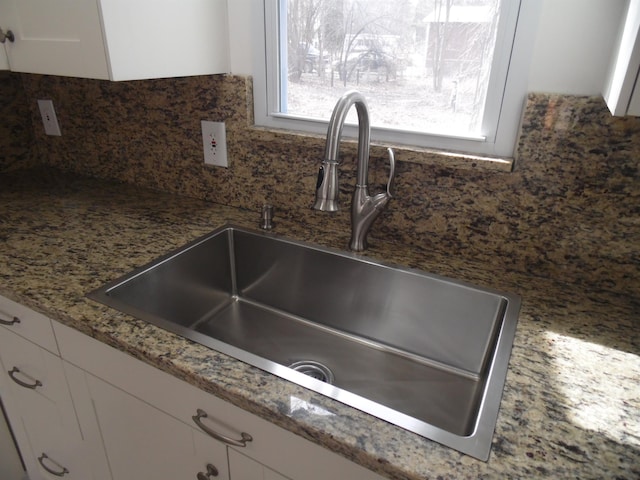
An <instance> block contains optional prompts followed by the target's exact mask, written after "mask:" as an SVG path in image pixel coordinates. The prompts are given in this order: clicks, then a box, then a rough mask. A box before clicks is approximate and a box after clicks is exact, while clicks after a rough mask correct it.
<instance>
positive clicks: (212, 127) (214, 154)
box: [200, 120, 229, 167]
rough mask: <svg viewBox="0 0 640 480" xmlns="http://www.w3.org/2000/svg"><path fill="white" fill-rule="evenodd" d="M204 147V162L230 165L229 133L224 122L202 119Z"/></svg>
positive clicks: (222, 165)
mask: <svg viewBox="0 0 640 480" xmlns="http://www.w3.org/2000/svg"><path fill="white" fill-rule="evenodd" d="M200 123H201V125H202V147H203V149H204V163H206V164H207V165H217V166H219V167H228V166H229V163H228V161H227V133H226V129H225V127H224V122H210V121H208V120H202V121H201V122H200Z"/></svg>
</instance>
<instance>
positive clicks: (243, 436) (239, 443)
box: [191, 409, 253, 447]
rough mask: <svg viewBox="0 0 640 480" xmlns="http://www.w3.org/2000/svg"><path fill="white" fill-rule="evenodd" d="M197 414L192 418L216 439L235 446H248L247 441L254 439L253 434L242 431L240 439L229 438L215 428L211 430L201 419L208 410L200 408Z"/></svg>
mask: <svg viewBox="0 0 640 480" xmlns="http://www.w3.org/2000/svg"><path fill="white" fill-rule="evenodd" d="M196 413H197V415H194V416H193V417H191V419H192V420H193V421H194V423H195V424H196V425H197V426H198V427H200V429H201V430H202V431H203V432H204V433H206V434H207V435H209V436H210V437H213V438H215V439H216V440H220V441H221V442H224V443H226V444H228V445H233V446H235V447H246V446H247V443H249V442H251V441H252V440H253V437H252V436H251V435H249V434H248V433H245V432H242V433H241V434H240V437H241V438H240V440H235V439H233V438H229V437H226V436H225V435H222V434H220V433H218V432H214V431H213V430H211V429H210V428H209V427H207V426H206V425H205V424H204V423H202V421H201V420H200V419H202V418H207V416H208V415H207V412H205V411H204V410H201V409H198V410H196Z"/></svg>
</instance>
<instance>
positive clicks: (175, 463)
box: [85, 374, 229, 480]
mask: <svg viewBox="0 0 640 480" xmlns="http://www.w3.org/2000/svg"><path fill="white" fill-rule="evenodd" d="M85 378H86V382H87V386H88V389H89V391H90V394H91V398H92V401H93V404H94V407H95V412H96V416H97V420H98V424H99V427H100V431H101V433H102V438H103V441H104V445H105V449H106V452H107V457H108V459H109V465H110V467H111V473H112V475H113V479H114V480H139V479H141V478H149V479H151V478H152V479H153V480H163V479H166V480H175V479H179V478H195V477H196V475H197V474H198V473H199V472H203V473H205V474H206V472H207V465H209V464H210V465H212V466H213V467H215V469H216V470H217V472H218V474H217V476H215V478H216V480H217V479H220V480H227V479H228V478H229V471H228V464H227V453H226V447H225V446H223V445H222V444H220V443H219V442H215V441H213V440H210V439H208V438H206V437H205V436H204V435H203V434H201V433H200V432H197V431H196V430H194V429H193V428H191V427H189V426H187V425H185V424H184V423H182V422H180V421H178V420H176V419H175V418H173V417H171V416H169V415H167V414H165V413H163V412H161V411H160V410H157V409H156V408H154V407H152V406H150V405H149V404H147V403H145V402H143V401H141V400H139V399H137V398H135V397H133V396H131V395H129V394H127V393H125V392H123V391H122V390H120V389H118V388H116V387H113V386H112V385H109V384H108V383H106V382H104V381H102V380H99V379H97V378H96V377H93V376H92V375H89V374H86V375H85Z"/></svg>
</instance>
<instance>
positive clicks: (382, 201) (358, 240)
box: [313, 90, 395, 252]
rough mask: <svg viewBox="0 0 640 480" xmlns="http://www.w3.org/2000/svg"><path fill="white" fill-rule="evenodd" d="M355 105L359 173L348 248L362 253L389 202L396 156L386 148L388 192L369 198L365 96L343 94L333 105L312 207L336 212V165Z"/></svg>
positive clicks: (352, 205) (351, 92)
mask: <svg viewBox="0 0 640 480" xmlns="http://www.w3.org/2000/svg"><path fill="white" fill-rule="evenodd" d="M352 105H355V107H356V110H357V112H358V170H357V181H356V188H355V191H354V193H353V199H352V202H351V241H350V243H349V248H351V250H354V251H356V252H361V251H363V250H365V249H366V248H367V234H368V233H369V229H370V228H371V224H372V223H373V221H374V220H375V219H376V217H377V216H378V215H379V214H380V212H381V211H382V210H383V209H384V207H385V206H386V205H387V203H389V200H390V199H391V197H392V196H393V195H392V189H393V182H394V178H395V157H394V154H393V150H392V149H390V148H389V149H388V153H389V163H390V172H389V180H388V182H387V191H386V192H384V193H380V194H378V195H375V196H373V197H372V196H370V195H369V187H368V185H367V183H368V176H369V147H370V145H369V140H370V132H371V126H370V122H369V110H368V107H367V102H366V100H365V98H364V96H363V95H362V94H361V93H360V92H357V91H355V90H352V91H350V92H347V93H346V94H344V95H343V96H342V97H341V98H340V99H339V100H338V102H337V103H336V106H335V108H334V110H333V113H332V115H331V120H330V121H329V128H328V130H327V143H326V146H325V158H324V160H323V162H322V166H321V167H320V171H319V173H318V183H317V185H316V200H315V202H314V205H313V208H314V209H316V210H321V211H324V212H335V211H337V210H338V193H339V188H338V165H339V151H340V139H341V137H342V128H343V126H344V122H345V119H346V117H347V112H348V111H349V109H350V108H351V106H352Z"/></svg>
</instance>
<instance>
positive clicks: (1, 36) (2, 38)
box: [0, 28, 16, 43]
mask: <svg viewBox="0 0 640 480" xmlns="http://www.w3.org/2000/svg"><path fill="white" fill-rule="evenodd" d="M7 40H9V41H10V42H11V43H13V42H15V41H16V37H15V35H14V34H13V32H12V31H11V30H7V33H4V31H3V30H2V29H1V28H0V43H4V42H6V41H7Z"/></svg>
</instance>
